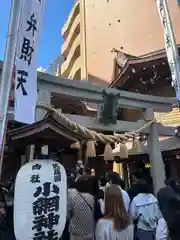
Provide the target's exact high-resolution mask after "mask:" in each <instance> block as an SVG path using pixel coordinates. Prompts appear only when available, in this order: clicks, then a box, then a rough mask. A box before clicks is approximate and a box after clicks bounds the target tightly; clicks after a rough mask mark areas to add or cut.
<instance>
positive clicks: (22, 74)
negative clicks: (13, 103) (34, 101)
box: [16, 70, 28, 96]
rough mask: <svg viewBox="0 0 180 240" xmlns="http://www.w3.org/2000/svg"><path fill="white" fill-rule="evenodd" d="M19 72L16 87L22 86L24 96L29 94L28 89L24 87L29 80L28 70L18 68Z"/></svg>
mask: <svg viewBox="0 0 180 240" xmlns="http://www.w3.org/2000/svg"><path fill="white" fill-rule="evenodd" d="M17 74H18V77H17V87H16V90H18V89H19V88H21V90H22V94H23V95H24V96H27V95H28V93H27V91H26V89H25V87H24V84H25V83H26V82H27V78H28V72H26V71H24V70H18V71H17Z"/></svg>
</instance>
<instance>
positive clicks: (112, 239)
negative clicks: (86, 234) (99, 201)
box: [96, 184, 133, 240]
mask: <svg viewBox="0 0 180 240" xmlns="http://www.w3.org/2000/svg"><path fill="white" fill-rule="evenodd" d="M96 239H97V240H133V225H132V221H131V217H130V215H129V214H128V213H127V211H126V209H125V206H124V201H123V198H122V191H121V189H120V188H119V186H117V185H114V184H110V185H109V186H108V187H107V188H106V191H105V213H104V217H103V218H101V219H100V220H99V221H98V223H97V226H96Z"/></svg>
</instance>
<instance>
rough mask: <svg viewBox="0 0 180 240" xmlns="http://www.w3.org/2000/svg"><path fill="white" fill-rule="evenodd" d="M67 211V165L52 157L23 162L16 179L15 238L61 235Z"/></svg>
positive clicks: (47, 237)
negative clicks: (65, 167)
mask: <svg viewBox="0 0 180 240" xmlns="http://www.w3.org/2000/svg"><path fill="white" fill-rule="evenodd" d="M66 215H67V178H66V172H65V169H64V167H63V166H62V165H61V164H59V163H58V162H56V161H52V160H34V161H31V162H28V163H26V164H25V165H23V166H22V167H21V169H20V170H19V172H18V174H17V177H16V182H15V197H14V232H15V236H16V239H18V240H25V239H26V240H32V239H60V238H61V235H62V232H63V230H64V227H65V222H66ZM40 221H41V224H39V223H40ZM45 223H47V224H45Z"/></svg>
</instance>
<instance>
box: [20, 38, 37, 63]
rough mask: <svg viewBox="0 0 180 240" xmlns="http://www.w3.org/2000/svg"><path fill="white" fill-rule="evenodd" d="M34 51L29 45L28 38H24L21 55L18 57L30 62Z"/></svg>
mask: <svg viewBox="0 0 180 240" xmlns="http://www.w3.org/2000/svg"><path fill="white" fill-rule="evenodd" d="M33 52H34V48H33V47H32V46H31V41H30V39H28V38H24V40H23V44H22V48H21V56H20V59H24V61H25V62H26V61H27V63H28V65H30V64H31V60H32V53H33Z"/></svg>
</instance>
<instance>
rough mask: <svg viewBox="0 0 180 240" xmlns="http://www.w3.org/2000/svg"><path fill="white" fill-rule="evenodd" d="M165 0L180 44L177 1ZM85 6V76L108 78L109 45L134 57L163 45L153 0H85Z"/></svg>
mask: <svg viewBox="0 0 180 240" xmlns="http://www.w3.org/2000/svg"><path fill="white" fill-rule="evenodd" d="M81 1H84V0H81ZM168 2H169V8H170V12H171V16H172V21H173V25H174V28H175V30H176V37H177V43H180V27H179V24H180V11H179V8H178V5H177V0H169V1H168ZM85 6H86V8H85V9H86V12H85V17H86V45H87V68H88V75H91V76H94V77H96V78H99V79H101V80H106V81H108V82H110V81H111V77H112V69H113V58H114V56H115V55H114V53H111V50H112V48H119V49H120V47H122V48H123V49H122V50H123V51H125V52H127V53H129V54H131V55H137V56H138V55H141V54H145V53H149V52H151V51H155V50H158V49H163V48H164V40H163V30H162V27H161V23H160V19H159V15H158V11H157V7H156V2H155V0H98V1H95V0H85ZM89 80H90V79H89Z"/></svg>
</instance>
